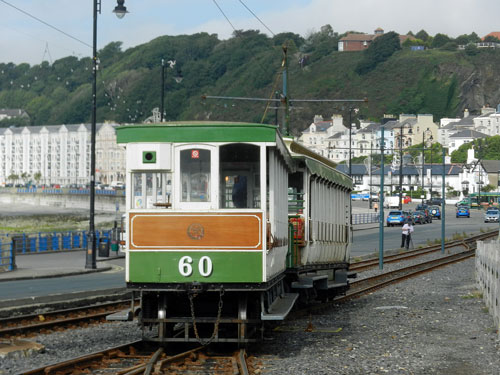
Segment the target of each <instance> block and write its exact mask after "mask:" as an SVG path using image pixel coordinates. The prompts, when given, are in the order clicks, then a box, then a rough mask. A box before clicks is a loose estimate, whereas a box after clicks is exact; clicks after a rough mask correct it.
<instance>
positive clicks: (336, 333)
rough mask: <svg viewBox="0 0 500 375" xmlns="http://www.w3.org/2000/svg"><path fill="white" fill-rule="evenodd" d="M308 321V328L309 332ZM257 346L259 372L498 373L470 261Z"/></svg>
mask: <svg viewBox="0 0 500 375" xmlns="http://www.w3.org/2000/svg"><path fill="white" fill-rule="evenodd" d="M309 322H311V323H312V326H313V331H312V332H306V331H305V329H306V327H307V326H308V324H309ZM266 336H267V337H268V339H266V340H265V341H264V342H263V343H260V344H258V345H254V346H252V347H251V348H250V350H249V351H250V352H251V353H252V354H254V355H255V356H256V357H257V361H256V362H257V363H259V364H260V365H259V366H258V370H259V373H260V374H273V375H274V374H287V375H294V374H315V375H316V374H440V375H441V374H444V375H447V374H449V375H452V374H453V375H456V374H458V375H461V374H464V375H465V374H467V375H471V374H473V375H476V374H477V375H482V374H499V372H500V356H499V354H500V353H499V341H498V336H497V332H496V328H495V326H494V323H493V318H492V317H491V316H490V314H489V313H488V311H487V310H486V308H485V305H484V303H483V301H482V298H481V296H480V295H479V293H478V291H477V287H476V282H475V279H474V260H473V259H470V260H467V261H464V262H460V263H456V264H454V265H451V266H447V267H445V268H442V269H439V270H436V271H433V272H432V273H427V274H424V275H422V276H419V277H417V278H413V279H410V280H407V281H404V282H401V283H399V284H396V285H394V286H390V287H387V288H385V289H381V290H378V291H376V292H374V293H371V294H369V295H367V296H364V297H361V298H358V299H354V300H351V301H348V302H347V303H344V304H340V305H338V306H336V307H334V308H331V309H329V310H328V311H325V312H324V313H322V314H318V315H313V316H312V317H311V318H303V319H299V320H293V321H285V322H283V323H282V324H281V325H279V326H278V327H277V329H276V330H274V331H272V332H268V333H267V334H266ZM139 338H140V331H139V329H138V328H137V324H136V323H110V324H103V325H99V326H91V327H89V328H84V329H75V330H68V331H64V332H58V333H54V334H51V335H40V336H37V337H36V338H33V339H31V340H35V341H37V342H39V343H41V344H43V345H45V347H46V349H45V352H43V353H38V354H34V355H33V356H31V357H30V358H21V359H13V358H10V359H3V360H1V362H0V374H2V375H3V374H17V373H19V372H20V371H22V370H27V369H33V368H38V367H41V366H43V365H47V364H50V363H54V362H58V361H62V360H65V359H69V358H72V357H74V356H77V355H84V354H87V353H91V352H94V351H97V350H101V349H104V348H107V347H110V346H114V345H118V344H120V343H125V342H129V341H133V340H137V339H139Z"/></svg>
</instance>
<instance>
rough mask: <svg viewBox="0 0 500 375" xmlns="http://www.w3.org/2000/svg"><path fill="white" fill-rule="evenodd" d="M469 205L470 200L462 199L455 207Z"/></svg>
mask: <svg viewBox="0 0 500 375" xmlns="http://www.w3.org/2000/svg"><path fill="white" fill-rule="evenodd" d="M468 205H469V200H468V199H462V200H461V201H460V202H457V203H455V207H458V206H468Z"/></svg>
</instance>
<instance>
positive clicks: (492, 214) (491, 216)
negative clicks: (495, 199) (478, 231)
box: [484, 208, 500, 223]
mask: <svg viewBox="0 0 500 375" xmlns="http://www.w3.org/2000/svg"><path fill="white" fill-rule="evenodd" d="M499 217H500V211H498V209H496V208H495V209H493V208H489V209H488V211H486V213H485V214H484V222H485V223H498V218H499Z"/></svg>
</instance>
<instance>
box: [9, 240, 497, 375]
mask: <svg viewBox="0 0 500 375" xmlns="http://www.w3.org/2000/svg"><path fill="white" fill-rule="evenodd" d="M497 234H498V231H491V232H488V233H483V234H480V235H477V236H473V237H470V238H467V239H465V240H460V241H450V242H448V243H447V244H446V248H448V249H449V248H456V247H464V248H465V250H464V251H460V252H457V253H454V254H447V255H445V256H442V257H439V258H437V259H432V260H427V261H424V262H420V263H418V264H414V265H411V266H406V267H401V268H398V269H396V270H393V271H389V272H384V273H381V274H378V275H375V276H372V277H367V278H365V279H363V280H356V281H354V282H351V289H350V290H349V291H348V293H347V294H346V295H345V296H341V297H338V298H336V299H334V300H333V301H330V302H328V303H324V304H321V305H315V306H312V307H311V306H309V307H307V308H305V309H301V310H298V311H297V312H295V313H294V314H293V317H298V316H301V315H304V314H308V315H310V314H312V313H316V312H319V311H323V310H325V309H328V308H331V306H333V305H335V304H338V303H343V302H345V301H348V300H350V299H352V298H357V297H360V296H362V295H364V294H368V293H372V292H373V291H375V290H377V289H380V288H383V287H385V286H388V285H391V284H394V283H397V282H400V281H402V280H405V279H408V278H411V277H415V276H418V275H421V274H422V273H425V272H430V271H432V270H434V269H437V268H440V267H444V266H446V265H449V264H452V263H455V262H460V261H462V260H465V259H468V258H471V257H473V256H474V254H475V247H476V241H477V240H485V239H488V238H491V237H495V236H496V235H497ZM440 250H441V247H440V245H434V246H429V247H427V248H422V249H417V250H412V251H409V252H405V253H404V254H397V255H391V256H387V257H385V258H384V262H387V263H391V262H398V261H405V260H408V259H411V258H415V257H418V256H424V255H427V254H430V253H433V252H437V251H440ZM360 263H361V262H359V263H357V264H356V265H360V267H359V268H358V269H357V270H358V271H359V270H360V269H367V268H370V267H375V266H376V265H378V259H370V260H366V261H364V262H363V263H361V264H360ZM129 304H130V302H129V301H126V306H128V305H129ZM107 305H112V304H107ZM122 308H123V306H122ZM71 310H75V309H71ZM55 313H56V312H54V314H55ZM103 314H104V316H105V315H107V314H109V311H108V312H106V313H103ZM16 319H18V320H20V321H22V317H19V318H16ZM1 323H2V321H0V324H1ZM37 324H38V323H37ZM37 324H35V325H33V327H37ZM13 329H16V328H15V327H14V328H13ZM2 330H3V328H2ZM2 330H0V334H1V333H2ZM306 330H308V331H314V327H312V326H308V327H307V328H306ZM152 345H153V344H152V343H148V342H144V341H138V342H134V343H129V344H126V345H121V346H118V347H115V348H110V349H107V350H104V351H101V352H96V353H92V354H89V355H86V356H83V357H79V358H75V359H71V360H68V361H65V362H61V363H57V364H52V365H49V366H45V367H43V368H39V369H35V370H31V371H28V372H25V373H24V374H33V375H36V374H70V373H74V372H75V371H79V372H82V373H85V372H88V371H90V370H91V371H92V373H98V374H102V375H107V374H118V375H132V374H157V375H159V374H167V373H175V374H207V373H210V374H251V373H255V369H257V368H258V367H259V364H258V363H257V360H256V359H255V358H252V359H250V361H249V360H248V358H247V354H246V352H245V351H244V350H242V351H238V352H231V353H214V352H213V351H211V349H210V347H203V346H200V347H197V348H193V349H189V350H186V351H183V352H180V353H173V352H172V353H167V351H166V350H165V349H164V348H162V347H157V346H156V347H155V346H152Z"/></svg>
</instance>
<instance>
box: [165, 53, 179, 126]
mask: <svg viewBox="0 0 500 375" xmlns="http://www.w3.org/2000/svg"><path fill="white" fill-rule="evenodd" d="M167 63H168V67H170V68H173V67H174V66H175V60H168V61H167ZM165 68H167V67H166V66H165V59H161V92H160V97H161V99H160V122H163V116H164V112H165V111H164V105H165ZM174 79H175V81H176V82H177V83H179V82H180V81H182V74H180V73H179V72H178V74H177V76H175V77H174Z"/></svg>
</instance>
